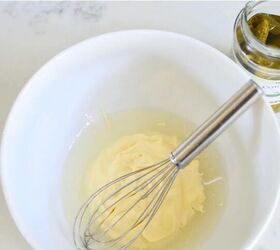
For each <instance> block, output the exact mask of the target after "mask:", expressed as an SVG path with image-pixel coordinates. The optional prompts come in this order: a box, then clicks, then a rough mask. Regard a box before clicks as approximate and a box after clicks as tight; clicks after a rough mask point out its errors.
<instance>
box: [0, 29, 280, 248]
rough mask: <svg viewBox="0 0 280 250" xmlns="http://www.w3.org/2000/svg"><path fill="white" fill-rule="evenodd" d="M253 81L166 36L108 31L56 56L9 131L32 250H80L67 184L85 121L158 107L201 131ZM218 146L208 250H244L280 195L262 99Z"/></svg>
mask: <svg viewBox="0 0 280 250" xmlns="http://www.w3.org/2000/svg"><path fill="white" fill-rule="evenodd" d="M247 80H248V78H247V76H246V75H245V74H244V73H243V72H242V71H241V69H239V67H238V66H237V65H235V63H233V62H232V61H231V60H230V59H228V58H227V57H226V56H224V55H222V54H221V53H219V52H218V51H216V50H215V49H213V48H211V47H209V46H207V45H205V44H203V43H201V42H198V41H196V40H193V39H191V38H188V37H185V36H182V35H178V34H173V33H168V32H161V31H126V32H117V33H112V34H105V35H103V36H100V37H97V38H94V39H90V40H87V41H85V42H82V43H80V44H78V45H76V46H74V47H72V48H70V49H68V50H66V51H64V52H62V53H61V54H59V55H58V56H56V57H55V58H54V59H53V60H51V61H50V62H49V63H48V64H46V65H45V66H44V67H43V68H42V69H41V70H40V71H39V72H37V73H36V74H35V75H34V76H33V77H32V79H31V80H30V81H29V83H28V84H27V86H26V88H25V89H24V90H23V91H22V93H21V94H20V96H19V98H18V99H17V101H16V104H15V106H14V107H13V110H12V112H11V114H10V116H9V119H8V122H7V124H6V128H5V131H4V137H3V144H2V164H3V166H2V181H3V188H4V192H5V196H6V199H7V202H8V205H9V208H10V210H11V213H12V215H13V217H14V219H15V221H16V223H17V225H18V227H19V228H20V230H21V232H22V233H23V234H24V236H25V237H26V238H27V240H28V241H29V242H30V243H31V245H32V246H33V247H34V248H35V249H43V250H49V249H53V250H56V249H57V250H61V249H74V246H73V243H72V234H71V227H70V226H69V224H67V223H66V221H65V216H64V214H63V209H62V204H61V202H62V199H61V192H60V185H61V183H60V182H61V174H62V172H63V166H64V164H63V163H64V161H65V158H66V156H67V153H68V150H69V145H71V143H72V141H73V140H74V138H75V136H76V134H77V133H78V132H79V131H80V130H81V128H82V127H83V126H84V125H85V123H86V122H87V121H88V120H87V119H88V118H87V116H85V114H88V115H90V116H91V117H93V118H94V119H98V118H99V117H100V116H101V112H102V110H104V109H105V110H106V111H107V112H108V113H112V112H116V111H120V110H124V109H131V108H134V107H157V108H161V109H164V110H167V111H171V112H175V113H178V114H179V115H181V116H184V117H186V118H187V119H188V120H191V121H192V122H194V123H195V124H199V123H201V122H202V121H203V120H204V119H205V118H207V116H208V115H209V114H211V113H212V112H213V111H214V110H215V109H216V108H217V107H218V106H219V105H220V104H222V103H223V102H224V101H225V100H226V99H227V98H228V97H229V96H230V95H231V94H232V93H233V92H234V91H236V90H237V89H238V88H239V87H240V86H241V85H242V84H244V83H245V82H246V81H247ZM215 144H216V146H217V148H218V149H219V151H220V153H221V154H222V156H223V159H224V162H225V164H224V168H225V171H226V173H227V176H228V179H229V180H228V188H229V190H228V197H227V204H226V208H225V212H224V214H223V216H222V218H221V220H220V222H219V223H218V225H217V226H216V228H215V230H214V232H213V233H212V235H211V236H210V238H209V239H208V240H207V241H206V242H205V243H204V244H202V245H203V246H202V249H229V250H230V249H233V250H235V249H241V248H242V247H244V246H246V245H249V244H251V243H252V242H253V239H255V238H256V237H257V235H258V233H259V232H260V231H261V229H262V228H263V227H264V225H265V223H266V222H267V220H268V218H269V217H270V215H271V213H272V210H273V208H274V206H275V202H276V198H277V195H278V189H279V178H280V168H279V160H280V159H279V157H280V156H279V154H278V153H279V150H280V141H279V132H278V128H277V125H276V122H275V120H274V118H273V115H272V112H271V110H270V108H269V107H268V106H267V105H266V104H265V103H264V102H263V101H262V100H260V101H259V102H258V103H256V104H255V105H254V106H253V107H252V108H251V109H250V110H249V111H248V112H246V114H244V115H243V116H242V117H241V118H240V119H239V120H238V121H237V122H236V123H235V124H234V126H232V127H231V128H230V129H229V130H228V131H227V132H226V133H224V134H223V135H222V136H221V137H220V138H219V139H218V140H217V141H216V142H215ZM69 191H70V192H71V190H69Z"/></svg>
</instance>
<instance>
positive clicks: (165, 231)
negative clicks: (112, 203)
mask: <svg viewBox="0 0 280 250" xmlns="http://www.w3.org/2000/svg"><path fill="white" fill-rule="evenodd" d="M178 144H179V140H178V138H177V137H175V136H167V135H164V134H158V133H156V134H155V133H153V134H133V135H129V136H124V137H121V138H120V139H119V140H117V141H116V142H114V143H113V144H112V145H110V146H108V147H107V148H106V149H105V150H103V151H102V152H101V153H100V154H99V156H98V158H97V160H96V161H95V162H93V164H92V166H91V168H90V169H91V171H90V172H89V173H88V174H87V177H86V178H87V179H86V182H85V183H87V187H86V192H87V193H88V196H90V194H92V192H94V191H96V190H97V189H98V188H99V187H101V186H102V185H103V184H104V183H108V182H109V181H111V180H112V179H113V178H116V177H119V176H121V175H124V174H127V173H129V172H133V171H135V170H139V169H141V168H144V167H147V166H150V165H152V164H155V163H157V162H161V161H162V160H163V159H166V158H167V157H168V156H169V154H170V152H171V151H172V150H174V149H175V147H176V146H178ZM91 180H94V181H91ZM124 184H125V181H123V183H122V184H121V185H124ZM121 185H120V186H121ZM140 192H141V191H140ZM142 192H144V191H142ZM204 201H205V194H204V186H203V183H202V174H201V173H200V172H199V160H194V161H192V162H191V163H190V164H189V165H188V167H187V168H186V169H184V170H183V171H181V172H180V174H179V175H178V176H177V178H176V181H175V183H174V184H173V186H172V188H171V189H170V191H169V193H168V195H167V197H166V199H165V201H164V202H163V204H162V206H161V207H160V209H159V211H158V212H157V214H156V216H155V217H154V219H153V220H152V221H151V223H150V225H149V226H148V227H147V228H146V229H145V230H144V232H143V233H142V237H140V240H138V241H137V245H138V246H139V247H143V246H144V245H147V243H156V242H160V241H161V240H162V239H164V238H167V237H170V236H172V235H175V234H176V233H178V232H179V231H181V230H182V229H183V228H184V227H185V226H186V225H187V224H188V223H189V222H190V221H191V220H192V218H193V216H194V215H195V214H196V213H202V212H203V204H204ZM127 203H128V201H126V200H124V201H123V202H121V203H120V206H119V207H118V209H119V210H120V211H123V210H125V209H127V207H129V206H128V204H127ZM143 209H145V207H143V206H141V207H137V206H135V207H134V210H135V211H132V213H130V214H129V215H128V216H126V217H124V218H123V219H122V220H121V221H120V223H119V224H118V225H117V228H116V229H115V230H114V234H115V235H116V236H117V235H120V234H121V232H122V229H123V228H125V227H128V225H129V224H130V223H129V222H130V221H134V220H135V216H137V215H140V213H141V212H142V211H143ZM141 238H142V239H143V241H141ZM137 245H135V246H137Z"/></svg>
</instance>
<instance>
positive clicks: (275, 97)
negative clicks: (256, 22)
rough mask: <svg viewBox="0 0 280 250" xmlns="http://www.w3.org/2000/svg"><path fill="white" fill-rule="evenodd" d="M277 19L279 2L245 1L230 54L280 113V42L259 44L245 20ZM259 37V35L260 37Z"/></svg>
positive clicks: (236, 22)
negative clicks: (274, 44)
mask: <svg viewBox="0 0 280 250" xmlns="http://www.w3.org/2000/svg"><path fill="white" fill-rule="evenodd" d="M263 13H266V14H271V15H276V16H280V3H279V2H273V1H258V2H255V1H254V2H248V3H247V4H246V5H245V7H244V9H242V10H241V12H240V13H239V15H238V16H237V18H236V21H235V24H234V42H233V55H234V57H235V60H236V61H237V62H238V63H239V64H240V65H241V66H242V67H243V68H244V69H245V70H246V71H247V72H249V74H250V75H251V78H252V79H253V80H255V81H256V83H258V84H259V85H260V86H261V87H262V89H263V91H264V93H265V99H266V100H267V101H268V102H269V103H270V104H271V105H272V108H273V109H274V111H276V112H277V111H280V40H279V47H278V45H277V46H275V47H272V46H268V45H266V44H265V43H263V42H261V41H260V40H259V39H258V38H257V37H256V36H255V35H254V34H253V32H252V31H251V29H250V26H249V24H248V21H249V20H250V18H251V17H253V16H255V15H256V14H263ZM260 35H261V34H260Z"/></svg>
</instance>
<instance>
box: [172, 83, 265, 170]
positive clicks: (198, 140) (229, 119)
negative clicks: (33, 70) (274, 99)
mask: <svg viewBox="0 0 280 250" xmlns="http://www.w3.org/2000/svg"><path fill="white" fill-rule="evenodd" d="M261 95H262V90H261V89H260V88H259V87H258V86H257V84H256V83H255V82H254V81H252V80H250V81H248V82H247V83H246V84H245V85H244V86H243V87H241V88H240V89H239V90H238V91H237V92H236V93H235V94H234V95H233V96H232V97H231V98H230V99H229V100H228V101H227V102H226V103H224V104H223V105H222V106H221V107H220V108H219V109H218V110H217V111H216V112H215V113H214V114H213V115H212V116H210V117H209V118H208V119H207V120H206V121H205V122H204V123H203V124H202V125H201V126H200V127H198V128H197V129H196V130H195V131H194V132H193V133H192V134H191V135H190V136H189V137H188V138H187V139H186V140H185V141H184V142H183V143H182V144H181V145H180V146H179V147H177V148H176V149H175V150H174V151H173V152H172V153H171V156H170V159H171V161H172V162H173V163H174V164H176V165H177V167H178V168H184V167H185V166H187V165H188V164H189V163H190V162H191V161H192V160H193V159H194V158H195V157H196V156H197V155H198V154H199V153H200V152H201V151H202V150H204V149H205V148H206V147H207V146H208V145H209V144H210V143H211V142H213V141H214V140H215V139H216V138H217V137H218V136H219V135H220V134H221V133H222V132H223V131H224V130H225V129H226V128H227V127H228V126H229V125H231V124H232V123H233V122H234V121H235V120H236V119H237V118H238V117H239V116H240V115H241V114H242V113H243V112H244V111H246V110H247V109H248V108H249V107H250V106H251V105H252V104H253V103H254V102H255V101H256V100H257V99H258V98H259V97H260V96H261Z"/></svg>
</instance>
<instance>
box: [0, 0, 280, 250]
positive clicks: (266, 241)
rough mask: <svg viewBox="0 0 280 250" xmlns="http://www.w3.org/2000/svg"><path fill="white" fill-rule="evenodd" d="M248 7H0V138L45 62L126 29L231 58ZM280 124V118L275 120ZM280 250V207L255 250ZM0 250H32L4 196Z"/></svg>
mask: <svg viewBox="0 0 280 250" xmlns="http://www.w3.org/2000/svg"><path fill="white" fill-rule="evenodd" d="M243 6H244V2H239V1H235V2H234V1H231V2H194V1H193V2H41V3H39V2H0V136H1V132H2V129H3V126H4V122H5V119H6V117H7V114H8V112H9V110H10V108H11V105H12V103H13V101H14V100H15V98H16V96H17V94H18V92H19V91H20V89H21V88H22V87H23V86H24V84H25V83H26V82H27V80H28V79H29V78H30V77H31V75H32V74H33V73H34V72H35V71H37V70H38V69H39V68H40V67H41V66H42V65H43V64H44V63H45V62H46V61H48V60H49V59H50V58H52V57H53V56H54V55H56V54H57V53H58V52H60V51H61V50H63V49H65V48H67V47H69V46H71V45H73V44H75V43H77V42H80V41H81V40H84V39H87V38H90V37H92V36H96V35H98V34H102V33H105V32H111V31H116V30H124V29H137V28H141V29H143V28H144V29H146V28H147V29H160V30H168V31H173V32H178V33H183V34H186V35H189V36H192V37H195V38H197V39H199V40H201V41H204V42H206V43H208V44H210V45H211V46H213V47H215V48H217V49H218V50H220V51H221V52H223V53H224V54H226V55H228V56H231V55H230V51H231V42H232V28H233V23H234V20H235V17H236V16H237V14H238V12H239V11H240V9H241V8H242V7H243ZM277 118H278V120H279V122H280V115H277ZM279 247H280V206H278V209H277V211H276V213H275V215H274V217H273V219H272V221H271V223H270V225H269V226H268V228H267V230H266V231H265V233H264V234H263V235H262V237H261V239H260V240H259V242H258V243H257V244H256V246H255V247H254V250H277V249H279ZM0 249H9V250H31V247H30V246H28V244H27V243H26V242H25V240H24V239H23V237H22V236H21V235H20V233H19V232H18V230H17V228H16V226H15V225H14V223H13V221H12V219H11V217H10V215H9V212H8V210H7V207H6V205H5V201H4V198H3V194H2V191H1V190H0Z"/></svg>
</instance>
